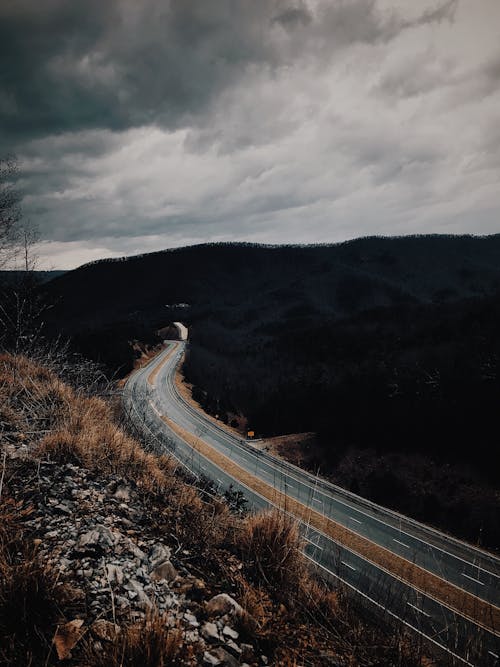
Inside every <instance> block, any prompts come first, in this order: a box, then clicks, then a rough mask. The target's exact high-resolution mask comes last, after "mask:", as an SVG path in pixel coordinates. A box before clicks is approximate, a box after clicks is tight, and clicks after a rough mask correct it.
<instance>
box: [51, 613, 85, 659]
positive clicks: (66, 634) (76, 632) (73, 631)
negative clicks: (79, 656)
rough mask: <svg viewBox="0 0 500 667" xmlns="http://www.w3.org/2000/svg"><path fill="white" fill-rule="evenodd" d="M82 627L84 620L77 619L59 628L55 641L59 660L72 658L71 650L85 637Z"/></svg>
mask: <svg viewBox="0 0 500 667" xmlns="http://www.w3.org/2000/svg"><path fill="white" fill-rule="evenodd" d="M82 625H83V621H82V619H81V618H77V619H75V620H74V621H70V622H69V623H65V625H60V626H58V628H57V630H56V633H55V635H54V640H53V641H54V646H55V647H56V652H57V657H58V658H59V660H66V659H67V658H70V657H71V650H72V649H73V648H74V647H75V646H76V645H77V644H78V642H79V641H80V639H81V638H82V636H83V630H82Z"/></svg>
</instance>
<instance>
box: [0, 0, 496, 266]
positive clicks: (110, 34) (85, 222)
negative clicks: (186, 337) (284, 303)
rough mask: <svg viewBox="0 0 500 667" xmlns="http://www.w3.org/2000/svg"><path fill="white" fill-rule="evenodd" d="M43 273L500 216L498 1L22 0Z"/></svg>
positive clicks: (3, 34) (483, 227)
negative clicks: (181, 249) (200, 246)
mask: <svg viewBox="0 0 500 667" xmlns="http://www.w3.org/2000/svg"><path fill="white" fill-rule="evenodd" d="M0 45H1V46H0V56H1V57H0V62H1V72H0V156H4V155H7V154H9V153H15V154H16V155H17V157H18V160H19V164H20V168H21V170H20V174H19V180H18V183H17V186H18V188H19V189H20V190H21V192H22V195H23V201H22V208H23V214H24V217H25V219H26V220H29V221H30V222H31V223H33V224H34V225H36V227H37V228H38V231H39V235H40V243H39V244H38V246H37V254H38V257H39V261H38V264H39V267H40V268H57V269H68V268H73V267H75V266H78V265H80V264H82V263H84V262H88V261H92V260H95V259H99V258H103V257H119V256H123V255H131V254H137V253H142V252H149V251H155V250H160V249H163V248H168V247H177V246H181V245H188V244H193V243H204V242H213V241H242V240H245V241H255V242H264V243H326V242H336V241H343V240H346V239H349V238H355V237H358V236H366V235H401V234H416V233H418V234H422V233H446V234H448V233H453V234H455V233H457V234H458V233H473V234H490V233H496V232H498V231H500V219H499V212H500V2H499V1H498V0H419V1H418V2H415V1H414V0H397V1H396V0H209V1H208V0H196V1H195V0H141V1H140V2H138V1H137V0H106V1H105V2H103V1H102V0H71V2H68V1H67V0H43V2H40V0H2V2H1V3H0Z"/></svg>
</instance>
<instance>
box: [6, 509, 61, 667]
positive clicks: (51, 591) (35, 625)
mask: <svg viewBox="0 0 500 667" xmlns="http://www.w3.org/2000/svg"><path fill="white" fill-rule="evenodd" d="M25 515H26V510H21V509H20V508H19V507H18V506H17V505H16V503H15V502H14V500H13V499H12V498H9V497H7V498H5V497H4V499H3V500H2V501H1V502H0V664H1V665H31V664H33V665H38V664H45V662H46V660H47V659H48V656H50V653H51V646H52V637H53V636H54V631H55V629H56V627H57V624H58V622H60V621H61V620H62V619H63V618H64V610H65V609H67V608H69V605H70V603H71V601H72V599H73V595H72V591H71V589H70V588H69V587H68V586H67V585H61V584H60V582H59V581H58V579H57V575H56V573H55V572H54V571H52V570H50V569H48V568H46V567H44V566H42V565H41V564H40V563H39V562H38V560H37V558H36V552H35V549H34V547H33V546H32V545H31V544H29V543H28V542H26V540H25V539H24V537H23V533H22V529H21V527H20V521H22V519H23V516H25Z"/></svg>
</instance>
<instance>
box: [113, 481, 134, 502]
mask: <svg viewBox="0 0 500 667" xmlns="http://www.w3.org/2000/svg"><path fill="white" fill-rule="evenodd" d="M113 495H114V497H115V498H116V499H117V500H123V501H124V502H128V501H129V500H130V486H126V485H125V484H120V485H119V486H118V488H117V489H116V491H115V492H114V494H113Z"/></svg>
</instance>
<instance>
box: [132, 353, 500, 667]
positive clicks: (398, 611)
mask: <svg viewBox="0 0 500 667" xmlns="http://www.w3.org/2000/svg"><path fill="white" fill-rule="evenodd" d="M185 345H186V342H185V341H180V342H177V341H171V342H168V343H167V345H166V347H165V350H164V351H163V352H162V353H161V354H160V355H159V356H158V357H156V358H155V359H153V360H152V361H151V362H150V363H149V364H148V365H147V366H146V367H144V368H142V369H139V370H138V371H136V372H135V373H134V374H133V375H132V376H131V377H130V379H129V380H128V382H127V385H126V387H125V390H124V404H125V407H126V409H127V411H128V413H129V416H130V418H131V420H132V421H133V422H134V424H135V425H136V427H138V428H139V429H141V430H142V431H143V432H144V434H145V435H146V436H147V437H148V441H149V442H150V443H151V444H152V446H154V447H155V448H156V449H157V450H158V451H162V452H167V451H168V452H170V453H171V454H173V455H174V456H175V457H176V459H177V460H178V461H179V463H180V464H182V465H183V466H185V467H186V468H188V469H189V471H190V472H191V473H192V474H194V475H195V476H205V477H207V478H209V479H211V480H212V481H213V483H214V484H215V485H216V486H217V487H219V488H220V489H221V490H226V489H229V487H230V486H231V487H232V488H233V489H236V490H241V491H243V493H244V495H245V497H246V498H247V500H248V503H249V505H250V506H251V507H253V508H254V509H262V508H268V507H271V506H273V505H274V506H278V507H280V508H281V509H283V510H285V511H288V512H290V513H291V514H294V515H295V516H297V518H299V519H300V520H301V528H302V532H303V536H304V540H305V545H306V546H305V550H304V553H305V555H306V556H307V558H309V559H310V560H311V561H312V562H313V563H314V564H315V565H316V567H317V568H318V569H319V571H320V572H321V573H322V575H323V576H325V577H326V578H332V579H335V580H341V581H342V582H344V583H345V584H346V585H347V586H349V587H350V588H351V589H352V590H353V592H354V594H355V595H357V596H358V597H359V599H360V600H363V601H365V602H366V604H367V605H369V606H373V607H374V608H377V609H378V610H379V611H378V613H384V614H385V615H386V616H387V618H388V619H394V620H395V621H397V622H401V623H403V624H405V625H406V626H407V627H409V628H411V629H413V630H414V631H415V632H417V633H419V634H420V635H422V636H424V637H425V638H427V640H428V641H430V642H431V643H433V644H434V645H435V646H436V647H438V648H439V649H440V650H442V651H443V654H446V655H447V656H448V657H449V658H452V659H454V660H455V661H456V662H457V664H466V665H473V666H474V667H479V666H481V665H487V666H488V665H491V666H493V665H500V657H499V656H500V634H499V631H500V623H499V619H500V560H499V559H498V558H496V557H494V556H493V555H491V554H488V553H486V552H484V551H481V550H479V549H476V548H474V547H472V546H469V545H467V544H465V543H463V542H460V541H459V540H455V539H453V538H451V537H449V536H446V535H444V534H443V533H440V532H439V531H436V530H433V529H431V528H428V527H427V526H424V525H422V524H419V523H418V522H415V521H413V520H411V519H409V518H407V517H404V516H402V515H399V514H397V513H395V512H392V511H390V510H387V509H385V508H383V507H380V506H378V505H375V504H373V503H371V502H369V501H367V500H365V499H363V498H360V497H359V496H356V495H354V494H352V493H349V492H347V491H345V490H343V489H341V488H339V487H336V486H335V485H333V484H330V483H328V482H326V481H324V480H321V479H319V478H317V477H314V476H313V475H311V474H309V473H307V472H306V471H303V470H301V469H299V468H297V467H295V466H293V465H291V464H289V463H287V462H284V461H282V460H279V459H277V458H275V457H272V456H270V455H269V454H267V453H265V452H261V451H259V450H257V449H256V448H255V447H254V446H252V444H251V443H248V442H247V441H245V440H243V439H240V438H238V437H236V436H234V435H233V434H232V433H229V432H228V431H227V430H225V429H223V428H221V427H219V426H218V425H217V424H215V423H214V422H213V421H212V420H210V419H208V418H207V417H206V416H205V415H203V414H202V413H201V412H199V411H197V410H196V409H195V408H194V407H193V406H192V405H190V404H189V403H188V402H187V401H186V400H185V399H184V398H183V397H182V396H181V395H180V394H179V392H178V390H177V387H176V385H175V373H176V369H177V366H178V364H179V363H180V362H181V359H182V356H183V354H184V349H185Z"/></svg>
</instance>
